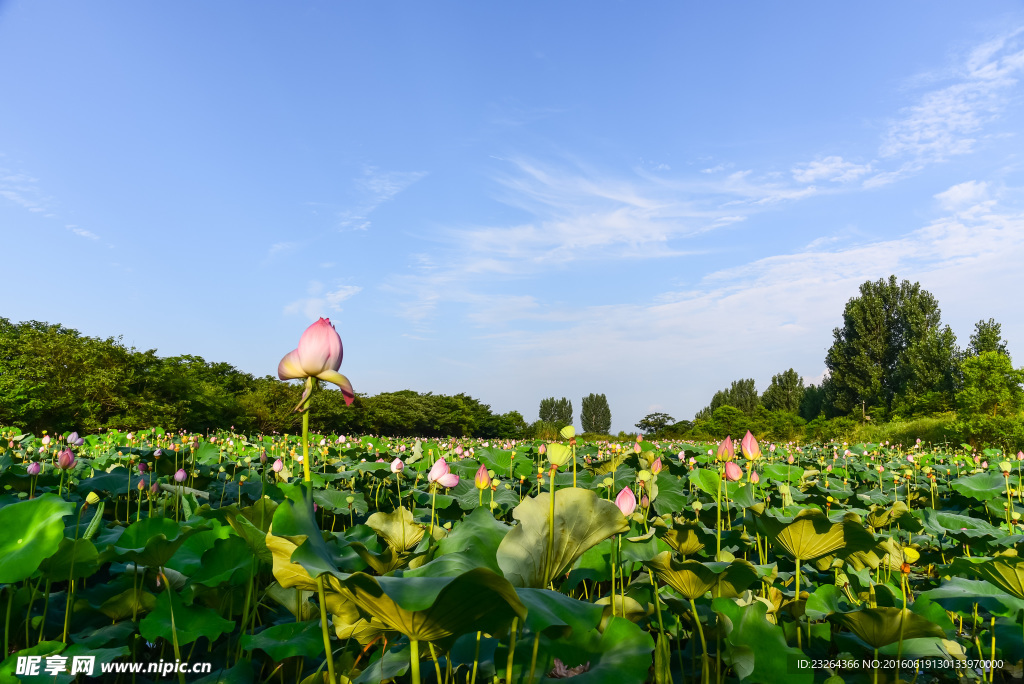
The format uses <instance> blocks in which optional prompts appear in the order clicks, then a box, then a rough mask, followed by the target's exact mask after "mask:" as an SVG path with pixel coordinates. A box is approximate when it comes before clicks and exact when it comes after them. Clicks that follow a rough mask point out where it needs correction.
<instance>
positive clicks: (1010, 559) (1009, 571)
mask: <svg viewBox="0 0 1024 684" xmlns="http://www.w3.org/2000/svg"><path fill="white" fill-rule="evenodd" d="M952 567H953V569H954V570H957V571H960V572H963V571H964V570H966V571H967V572H970V573H971V574H974V575H976V576H978V577H981V578H982V579H984V580H986V581H988V582H990V583H991V584H994V585H996V586H997V587H999V588H1000V589H1002V590H1003V591H1005V592H1006V593H1007V594H1010V595H1011V596H1013V597H1015V598H1018V599H1022V600H1024V557H1021V556H996V557H995V558H986V559H975V558H957V559H956V560H955V561H953V565H952Z"/></svg>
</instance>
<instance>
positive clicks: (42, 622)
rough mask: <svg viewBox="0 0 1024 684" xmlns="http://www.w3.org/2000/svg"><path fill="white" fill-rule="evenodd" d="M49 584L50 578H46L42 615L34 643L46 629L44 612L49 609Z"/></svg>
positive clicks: (40, 639)
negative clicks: (37, 636) (37, 635)
mask: <svg viewBox="0 0 1024 684" xmlns="http://www.w3.org/2000/svg"><path fill="white" fill-rule="evenodd" d="M50 584H51V580H49V579H47V580H46V598H45V599H44V600H43V617H42V618H40V620H39V638H37V639H36V644H38V643H39V642H40V641H42V640H43V630H44V629H46V613H47V611H48V610H49V609H50Z"/></svg>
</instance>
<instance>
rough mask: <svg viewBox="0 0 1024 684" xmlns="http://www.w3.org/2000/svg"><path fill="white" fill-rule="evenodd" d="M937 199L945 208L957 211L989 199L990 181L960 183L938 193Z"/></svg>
mask: <svg viewBox="0 0 1024 684" xmlns="http://www.w3.org/2000/svg"><path fill="white" fill-rule="evenodd" d="M935 199H937V200H939V205H940V206H941V207H942V208H943V209H945V210H947V211H956V210H957V209H962V208H964V207H966V206H970V205H974V204H977V203H978V202H982V201H984V200H986V199H988V183H985V182H982V181H973V180H971V181H967V182H966V183H959V184H958V185H954V186H953V187H951V188H949V189H948V190H946V191H944V192H940V193H938V194H937V195H935Z"/></svg>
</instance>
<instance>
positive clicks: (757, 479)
mask: <svg viewBox="0 0 1024 684" xmlns="http://www.w3.org/2000/svg"><path fill="white" fill-rule="evenodd" d="M750 481H751V482H753V483H754V484H757V483H758V482H760V481H761V476H760V475H758V474H757V471H756V470H755V471H754V472H752V473H750Z"/></svg>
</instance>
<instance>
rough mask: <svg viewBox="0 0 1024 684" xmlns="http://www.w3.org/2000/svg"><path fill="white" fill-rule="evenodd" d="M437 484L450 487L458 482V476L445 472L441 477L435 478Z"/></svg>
mask: <svg viewBox="0 0 1024 684" xmlns="http://www.w3.org/2000/svg"><path fill="white" fill-rule="evenodd" d="M437 484H439V485H441V486H442V487H447V488H448V489H451V488H452V487H454V486H455V485H457V484H459V476H458V475H456V474H455V473H445V474H444V475H442V476H441V477H439V478H437Z"/></svg>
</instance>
